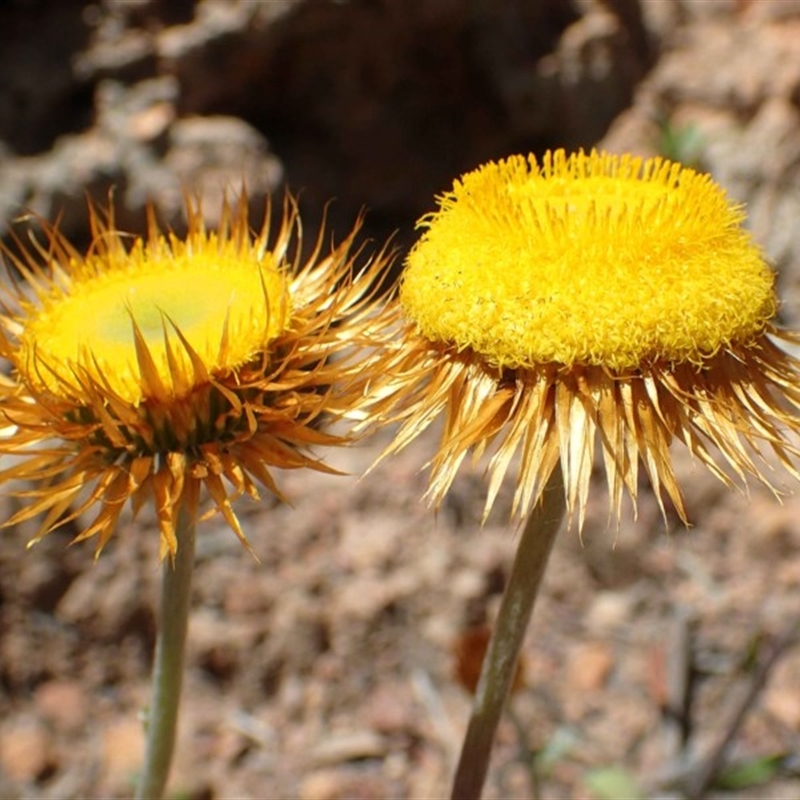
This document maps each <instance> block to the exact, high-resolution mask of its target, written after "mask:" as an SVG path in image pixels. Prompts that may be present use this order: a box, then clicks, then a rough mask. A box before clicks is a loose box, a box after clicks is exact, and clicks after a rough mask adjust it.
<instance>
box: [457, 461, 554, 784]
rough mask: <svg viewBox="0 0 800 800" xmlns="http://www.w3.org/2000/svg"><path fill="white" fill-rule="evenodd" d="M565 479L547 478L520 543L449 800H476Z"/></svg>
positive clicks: (547, 553)
mask: <svg viewBox="0 0 800 800" xmlns="http://www.w3.org/2000/svg"><path fill="white" fill-rule="evenodd" d="M564 509H565V498H564V479H563V476H562V473H561V467H560V465H559V466H557V467H556V468H555V469H554V470H553V473H552V475H551V476H550V478H549V480H548V482H547V485H546V486H545V488H544V492H543V493H542V498H541V499H540V501H539V502H538V503H537V505H536V507H535V508H534V509H533V511H532V512H531V515H530V517H529V518H528V522H527V523H526V525H525V530H524V532H523V534H522V538H521V539H520V542H519V546H518V547H517V553H516V556H515V557H514V565H513V567H512V568H511V576H510V577H509V579H508V585H507V586H506V590H505V593H504V594H503V601H502V603H501V605H500V612H499V614H498V616H497V621H496V622H495V627H494V632H493V634H492V639H491V641H490V642H489V648H488V650H487V651H486V656H485V657H484V660H483V667H482V669H481V677H480V680H479V681H478V687H477V689H476V690H475V698H474V700H473V704H472V715H471V717H470V720H469V725H468V727H467V733H466V736H465V737H464V744H463V745H462V748H461V757H460V758H459V761H458V766H457V767H456V774H455V778H454V779H453V791H452V794H451V798H452V800H479V798H480V797H481V793H482V791H483V784H484V781H485V780H486V773H487V770H488V768H489V757H490V755H491V752H492V744H493V742H494V736H495V732H496V730H497V726H498V724H499V723H500V717H501V715H502V713H503V708H504V707H505V704H506V700H507V698H508V693H509V690H510V688H511V683H512V681H513V678H514V674H515V672H516V668H517V661H518V659H519V651H520V648H521V647H522V641H523V639H524V637H525V631H526V630H527V627H528V622H529V621H530V618H531V613H532V612H533V604H534V601H535V600H536V594H537V592H538V591H539V586H540V585H541V582H542V577H543V576H544V571H545V567H546V566H547V559H548V557H549V556H550V551H551V550H552V548H553V542H554V541H555V538H556V534H557V533H558V530H559V528H560V527H561V521H562V519H563V518H564Z"/></svg>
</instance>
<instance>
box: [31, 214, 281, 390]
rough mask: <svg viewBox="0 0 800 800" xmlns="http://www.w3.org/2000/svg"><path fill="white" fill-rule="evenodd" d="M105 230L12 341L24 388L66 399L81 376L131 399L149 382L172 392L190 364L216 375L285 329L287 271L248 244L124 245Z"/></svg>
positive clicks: (192, 240) (194, 240)
mask: <svg viewBox="0 0 800 800" xmlns="http://www.w3.org/2000/svg"><path fill="white" fill-rule="evenodd" d="M106 235H107V236H109V237H111V242H112V244H111V245H108V244H106V246H105V247H104V248H103V252H100V253H98V254H95V255H91V256H89V257H87V258H86V259H85V260H81V261H80V262H78V263H74V264H72V265H71V269H70V272H69V278H68V279H67V280H66V281H65V283H66V285H65V286H63V287H58V288H55V284H54V287H51V291H50V292H49V293H48V294H47V295H46V296H44V297H40V298H39V299H40V304H39V305H38V307H36V308H32V309H31V312H30V316H29V319H28V321H27V324H26V325H25V328H24V331H23V333H22V336H21V341H20V346H21V354H22V357H21V358H20V368H21V369H22V371H23V372H24V373H25V376H26V378H27V380H28V381H29V382H30V383H31V385H34V386H37V387H38V388H39V389H47V390H49V391H51V392H53V393H55V394H57V395H69V394H72V393H73V390H74V387H76V386H79V385H81V384H83V383H85V377H86V376H88V377H89V379H90V380H91V382H92V383H93V384H95V385H99V386H103V387H106V388H107V389H110V390H111V391H112V392H114V393H115V394H116V395H117V396H118V397H120V398H121V399H123V400H125V401H127V402H131V403H134V404H138V403H139V402H141V401H143V400H146V399H148V398H149V396H151V394H152V393H153V387H159V389H160V390H161V392H162V393H163V392H164V391H166V392H167V394H169V395H170V396H179V395H183V394H186V393H188V392H189V391H191V389H192V388H193V383H194V382H195V380H196V379H197V365H198V364H202V371H203V372H207V373H208V375H210V376H213V375H215V374H221V373H222V374H224V373H225V372H227V371H229V370H231V369H233V368H235V367H237V366H239V365H241V364H244V363H246V362H247V361H249V360H250V359H252V358H253V357H254V356H255V355H256V354H258V353H260V352H263V351H264V349H265V347H266V346H267V344H268V342H270V341H271V340H272V339H274V338H275V336H277V335H278V334H279V333H281V332H282V331H283V330H284V328H285V325H286V322H287V320H288V318H289V316H288V311H289V309H288V299H287V292H286V285H285V284H286V281H285V277H284V275H283V273H282V272H281V271H280V270H279V268H278V266H277V265H276V263H275V261H274V258H273V257H272V255H271V254H270V253H263V254H262V253H260V252H259V251H258V248H257V247H256V245H250V244H249V242H243V241H242V239H241V238H240V239H239V240H236V239H231V238H225V237H218V236H217V235H216V234H213V233H206V232H205V231H204V230H194V231H192V233H191V234H190V236H189V237H188V239H187V240H186V241H182V240H180V239H177V238H174V237H171V238H169V239H166V238H164V237H162V236H158V237H154V238H153V237H151V238H150V239H149V240H148V241H143V240H137V241H136V242H135V243H134V245H133V247H132V248H131V249H130V250H128V251H126V250H125V249H124V248H123V244H122V240H121V239H118V238H116V234H114V233H113V232H107V234H106ZM148 371H149V372H150V373H153V374H148Z"/></svg>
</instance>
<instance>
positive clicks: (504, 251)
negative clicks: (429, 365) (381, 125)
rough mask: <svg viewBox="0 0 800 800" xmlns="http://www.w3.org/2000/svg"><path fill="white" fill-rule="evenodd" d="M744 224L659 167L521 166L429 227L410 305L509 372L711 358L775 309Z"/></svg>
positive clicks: (411, 275)
mask: <svg viewBox="0 0 800 800" xmlns="http://www.w3.org/2000/svg"><path fill="white" fill-rule="evenodd" d="M741 221H742V214H741V211H740V210H739V208H737V207H736V206H733V205H732V204H731V203H730V202H729V201H728V199H727V197H726V195H725V193H724V192H723V191H722V190H721V189H720V188H719V187H717V186H716V185H715V184H714V183H713V182H712V181H711V179H710V178H709V177H708V176H706V175H701V174H699V173H697V172H694V171H693V170H690V169H687V168H684V167H681V166H680V165H679V164H673V163H670V162H668V161H664V160H663V159H660V158H655V159H650V160H648V161H645V162H642V160H641V159H638V158H634V157H632V156H622V157H617V156H613V155H608V154H603V153H597V152H592V153H591V154H589V155H587V154H584V153H582V152H581V153H577V154H573V155H571V156H569V157H567V156H566V155H565V153H564V152H563V151H557V152H555V153H552V154H551V153H549V152H548V153H547V154H546V155H545V157H544V159H543V162H542V164H541V165H539V164H537V162H536V160H535V159H534V158H533V157H532V156H531V157H530V158H529V159H527V160H526V159H525V158H523V157H522V156H515V157H512V158H509V159H507V160H505V161H501V162H499V163H489V164H487V165H485V166H483V167H481V168H479V169H477V170H475V171H474V172H472V173H469V174H467V175H466V176H464V177H463V178H462V179H461V180H460V181H456V183H455V185H454V188H453V190H452V192H449V193H447V194H446V195H445V196H444V197H443V198H441V204H440V209H439V211H437V212H436V213H434V214H431V215H429V216H428V217H426V218H424V219H423V221H422V225H423V227H426V228H427V231H426V233H425V235H424V236H423V238H422V239H421V240H420V242H419V243H418V244H417V245H416V247H415V248H414V249H413V250H412V252H411V254H410V255H409V257H408V262H407V266H406V270H405V273H404V279H403V285H402V289H401V302H402V304H403V307H404V309H405V311H406V313H407V315H408V316H409V317H410V318H411V319H412V320H413V321H414V322H415V323H416V324H417V326H418V329H419V331H420V333H421V334H422V335H423V336H425V337H426V338H428V339H429V340H431V341H435V342H443V343H449V344H453V345H455V346H456V347H457V349H459V350H465V349H471V350H473V351H475V352H476V353H479V354H481V355H482V356H484V357H485V358H486V359H487V361H488V362H490V363H492V364H495V365H497V366H500V367H511V368H517V367H535V366H536V365H540V364H543V363H552V362H555V363H560V364H564V365H568V366H571V365H575V364H584V365H596V366H602V367H606V368H609V369H615V370H625V369H630V368H636V367H640V366H642V365H645V364H648V363H653V362H656V361H662V362H663V361H666V362H681V361H690V362H693V363H699V362H701V361H703V360H704V359H706V358H707V357H709V356H711V355H713V354H715V353H716V352H717V351H719V350H720V348H722V347H725V346H727V345H728V344H730V343H746V342H748V341H751V340H753V339H754V338H755V337H757V336H758V335H759V334H761V333H762V332H763V331H764V329H765V327H766V325H767V323H768V322H769V320H770V319H772V318H773V317H774V316H775V313H776V310H777V304H776V299H775V292H774V278H773V274H772V272H771V270H770V269H769V267H768V266H767V264H766V263H765V261H764V258H763V256H762V254H761V252H760V250H759V249H758V248H757V247H756V246H755V245H754V244H753V242H752V240H751V239H750V236H749V234H748V233H747V232H746V231H745V230H744V229H743V228H742V227H741Z"/></svg>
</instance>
